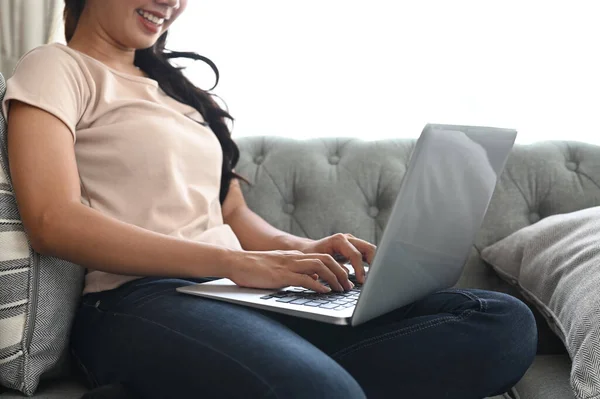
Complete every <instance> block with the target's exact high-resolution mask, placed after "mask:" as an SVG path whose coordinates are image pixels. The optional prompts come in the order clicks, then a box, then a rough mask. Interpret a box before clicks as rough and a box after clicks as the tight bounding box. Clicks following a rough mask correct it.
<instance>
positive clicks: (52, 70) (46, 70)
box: [13, 43, 90, 88]
mask: <svg viewBox="0 0 600 399" xmlns="http://www.w3.org/2000/svg"><path fill="white" fill-rule="evenodd" d="M13 76H14V77H20V78H22V79H33V80H58V81H63V80H66V79H69V80H77V81H79V82H80V83H81V85H82V86H84V87H85V88H87V87H86V86H88V87H89V84H90V79H89V71H87V67H86V65H85V63H84V62H83V61H82V60H81V57H78V56H77V54H76V52H75V51H74V50H72V49H70V48H69V47H67V46H65V45H63V44H60V43H51V44H45V45H42V46H39V47H36V48H34V49H32V50H30V51H29V52H27V53H26V54H25V55H23V56H22V57H21V59H20V60H19V62H18V63H17V65H16V67H15V71H14V75H13ZM84 87H82V88H84Z"/></svg>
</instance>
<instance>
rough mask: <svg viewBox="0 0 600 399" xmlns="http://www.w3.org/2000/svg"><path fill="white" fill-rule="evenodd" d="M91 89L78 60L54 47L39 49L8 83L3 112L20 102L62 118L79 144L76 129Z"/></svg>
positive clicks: (31, 52) (16, 71) (21, 61)
mask: <svg viewBox="0 0 600 399" xmlns="http://www.w3.org/2000/svg"><path fill="white" fill-rule="evenodd" d="M87 98H89V86H88V84H87V81H86V78H85V75H84V73H83V71H82V69H81V67H80V66H79V64H78V63H77V61H76V60H75V59H74V58H73V57H72V56H71V55H69V54H68V53H67V52H65V51H63V50H61V49H60V48H58V47H56V46H54V45H45V46H41V47H38V48H36V49H34V50H32V51H30V52H29V53H27V54H26V55H24V56H23V58H21V60H20V61H19V63H18V64H17V67H16V69H15V73H14V75H13V76H12V77H11V78H10V79H9V80H8V81H7V82H6V95H5V97H4V101H3V102H2V112H3V113H4V115H5V116H6V118H7V119H8V109H9V106H10V101H12V100H18V101H21V102H23V103H26V104H29V105H32V106H34V107H37V108H40V109H42V110H44V111H46V112H48V113H50V114H52V115H54V116H56V117H57V118H58V119H60V120H61V121H62V122H63V123H64V124H65V125H66V126H67V127H68V128H69V130H70V131H71V134H72V135H73V142H75V141H76V139H77V135H76V127H77V123H78V122H79V120H80V119H81V117H82V115H83V112H84V111H85V107H86V103H87Z"/></svg>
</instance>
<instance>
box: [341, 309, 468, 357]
mask: <svg viewBox="0 0 600 399" xmlns="http://www.w3.org/2000/svg"><path fill="white" fill-rule="evenodd" d="M472 313H474V310H472V309H468V310H465V311H463V312H462V313H461V314H459V315H456V316H446V317H442V318H438V319H435V320H430V321H426V322H424V323H421V324H417V325H414V326H410V327H408V328H404V329H400V330H397V331H392V332H388V333H385V334H381V335H378V336H376V337H371V338H369V339H366V340H363V341H360V342H357V343H355V344H353V345H351V346H349V347H347V348H345V349H342V350H339V351H337V352H335V353H334V354H333V355H331V357H333V358H336V359H340V360H341V359H343V358H344V357H346V356H348V355H351V354H353V353H355V352H357V351H359V350H361V349H365V348H368V347H370V346H373V345H376V344H378V343H381V342H384V341H389V340H391V339H395V338H400V337H403V336H405V335H408V334H412V333H415V332H419V331H422V330H425V329H427V328H431V327H437V326H439V325H441V324H444V323H448V322H452V321H461V320H463V319H466V318H467V317H468V316H470V315H471V314H472Z"/></svg>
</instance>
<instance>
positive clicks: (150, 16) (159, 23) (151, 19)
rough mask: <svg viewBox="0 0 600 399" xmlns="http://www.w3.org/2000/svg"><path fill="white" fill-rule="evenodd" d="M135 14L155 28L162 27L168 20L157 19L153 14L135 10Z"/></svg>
mask: <svg viewBox="0 0 600 399" xmlns="http://www.w3.org/2000/svg"><path fill="white" fill-rule="evenodd" d="M137 13H138V14H139V15H140V16H141V17H142V18H144V19H145V20H146V21H148V22H150V23H152V24H154V25H156V26H162V25H163V24H164V23H165V21H168V19H165V18H160V17H157V16H156V15H154V14H150V13H149V12H148V11H144V10H137Z"/></svg>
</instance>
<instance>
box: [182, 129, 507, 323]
mask: <svg viewBox="0 0 600 399" xmlns="http://www.w3.org/2000/svg"><path fill="white" fill-rule="evenodd" d="M516 136H517V132H516V131H515V130H508V129H499V128H490V127H476V126H452V125H434V124H429V125H427V126H425V129H424V130H423V132H422V134H421V136H420V137H419V140H418V141H417V143H416V147H415V149H414V152H413V154H412V156H411V159H410V162H409V166H408V169H407V171H406V175H405V176H404V179H403V181H402V185H401V187H400V190H399V192H398V196H397V197H396V201H395V204H394V207H393V209H392V213H391V215H390V217H389V219H388V222H387V225H386V227H385V230H384V232H383V236H382V237H381V240H380V243H379V245H378V248H377V251H376V254H375V257H374V259H373V262H372V264H371V266H370V267H369V270H368V273H367V278H366V280H365V283H364V285H362V286H361V285H356V287H355V288H354V289H352V290H351V291H348V292H335V291H332V292H331V293H328V294H319V293H316V292H314V291H311V290H307V289H304V288H302V287H287V288H284V289H281V290H262V289H252V288H241V287H238V286H237V285H236V284H235V283H233V282H232V281H231V280H228V279H218V280H214V281H211V282H207V283H202V284H194V285H190V286H186V287H181V288H178V291H179V292H182V293H185V294H191V295H198V296H202V297H206V298H212V299H216V300H221V301H227V302H232V303H237V304H240V305H245V306H251V307H255V308H260V309H265V310H269V311H273V312H280V313H285V314H288V315H292V316H298V317H304V318H308V319H312V320H317V321H322V322H327V323H333V324H339V325H352V326H356V325H359V324H361V323H364V322H366V321H368V320H370V319H373V318H375V317H377V316H380V315H383V314H385V313H387V312H390V311H392V310H394V309H397V308H400V307H402V306H405V305H408V304H410V303H412V302H414V301H417V300H419V299H421V298H423V297H425V296H427V295H429V294H432V293H434V292H436V291H439V290H442V289H446V288H450V287H452V286H453V285H455V284H456V283H457V281H458V279H459V277H460V275H461V273H462V270H463V268H464V265H465V263H466V260H467V257H468V255H469V253H470V250H471V247H472V245H473V242H474V240H475V235H476V234H477V231H478V230H479V229H480V227H481V224H482V223H483V218H484V216H485V213H486V211H487V208H488V205H489V203H490V200H491V198H492V194H493V193H494V189H495V187H496V183H497V180H498V177H499V176H500V174H501V173H502V170H503V169H504V166H505V164H506V160H507V158H508V155H509V153H510V150H511V149H512V146H513V144H514V141H515V139H516ZM346 267H348V268H349V269H351V267H350V266H349V265H346ZM354 283H355V284H356V281H355V280H354Z"/></svg>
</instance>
